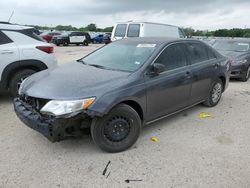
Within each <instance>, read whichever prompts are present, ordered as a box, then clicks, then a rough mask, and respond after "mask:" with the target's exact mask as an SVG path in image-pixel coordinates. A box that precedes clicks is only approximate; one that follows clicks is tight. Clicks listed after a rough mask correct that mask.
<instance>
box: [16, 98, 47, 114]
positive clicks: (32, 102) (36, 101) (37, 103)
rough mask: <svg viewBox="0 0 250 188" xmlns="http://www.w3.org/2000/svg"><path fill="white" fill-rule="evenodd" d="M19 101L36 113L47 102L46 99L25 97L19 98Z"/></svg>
mask: <svg viewBox="0 0 250 188" xmlns="http://www.w3.org/2000/svg"><path fill="white" fill-rule="evenodd" d="M20 99H21V100H22V101H23V102H25V103H26V104H28V105H29V106H31V107H32V108H33V109H35V110H36V111H38V112H40V110H41V109H42V108H43V107H44V106H45V104H46V103H47V102H49V100H48V99H40V98H34V97H29V96H26V95H22V96H20Z"/></svg>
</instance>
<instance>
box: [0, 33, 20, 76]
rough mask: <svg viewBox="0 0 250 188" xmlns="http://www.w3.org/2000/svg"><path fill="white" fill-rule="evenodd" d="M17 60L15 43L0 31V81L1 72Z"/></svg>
mask: <svg viewBox="0 0 250 188" xmlns="http://www.w3.org/2000/svg"><path fill="white" fill-rule="evenodd" d="M18 60H19V50H18V48H17V46H16V45H15V43H14V42H13V41H12V40H11V39H10V38H9V37H8V36H7V35H6V34H5V33H4V31H0V80H1V77H2V73H3V70H4V69H5V68H6V67H7V66H8V65H9V64H11V63H13V62H16V61H18Z"/></svg>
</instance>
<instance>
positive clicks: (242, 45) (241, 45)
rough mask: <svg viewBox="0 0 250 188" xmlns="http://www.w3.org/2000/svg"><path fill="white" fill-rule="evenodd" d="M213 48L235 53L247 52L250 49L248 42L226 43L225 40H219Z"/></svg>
mask: <svg viewBox="0 0 250 188" xmlns="http://www.w3.org/2000/svg"><path fill="white" fill-rule="evenodd" d="M213 48H214V49H216V50H223V51H234V52H247V51H249V49H250V46H249V43H248V42H244V41H242V42H239V41H230V40H228V41H224V40H217V41H216V42H215V43H214V44H213Z"/></svg>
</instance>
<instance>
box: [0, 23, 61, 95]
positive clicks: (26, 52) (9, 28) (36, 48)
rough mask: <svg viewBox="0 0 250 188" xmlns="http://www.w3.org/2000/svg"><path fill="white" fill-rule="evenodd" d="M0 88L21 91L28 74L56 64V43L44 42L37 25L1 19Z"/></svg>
mask: <svg viewBox="0 0 250 188" xmlns="http://www.w3.org/2000/svg"><path fill="white" fill-rule="evenodd" d="M0 59H1V62H0V92H5V91H10V93H11V94H12V96H17V95H18V88H19V87H20V84H21V82H22V81H23V80H24V79H25V78H27V77H28V76H30V75H32V74H34V73H36V72H39V71H41V70H45V69H48V68H50V69H52V68H54V67H56V65H57V63H56V59H55V56H54V53H53V46H52V45H50V44H48V43H46V42H43V40H42V39H41V38H40V37H39V36H38V35H36V34H35V32H34V28H32V27H25V26H21V25H14V24H9V23H0Z"/></svg>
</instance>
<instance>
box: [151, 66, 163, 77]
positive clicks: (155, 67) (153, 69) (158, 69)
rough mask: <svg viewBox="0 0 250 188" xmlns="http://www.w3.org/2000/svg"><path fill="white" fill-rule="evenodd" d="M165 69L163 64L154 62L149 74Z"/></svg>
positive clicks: (158, 72)
mask: <svg viewBox="0 0 250 188" xmlns="http://www.w3.org/2000/svg"><path fill="white" fill-rule="evenodd" d="M165 70H166V67H165V65H162V64H159V63H154V64H153V65H152V69H151V74H156V75H158V74H160V73H162V72H164V71H165Z"/></svg>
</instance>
